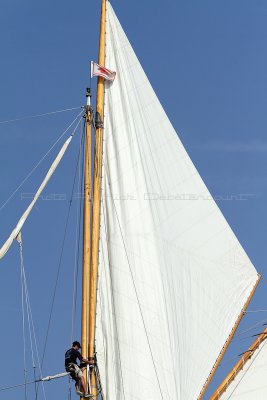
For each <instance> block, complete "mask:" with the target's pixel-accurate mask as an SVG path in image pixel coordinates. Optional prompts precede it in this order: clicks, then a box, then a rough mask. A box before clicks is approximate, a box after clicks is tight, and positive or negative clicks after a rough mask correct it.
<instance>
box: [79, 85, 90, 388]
mask: <svg viewBox="0 0 267 400" xmlns="http://www.w3.org/2000/svg"><path fill="white" fill-rule="evenodd" d="M90 97H91V93H90V91H89V90H87V106H86V111H85V155H84V210H83V275H82V335H81V342H82V343H81V344H82V356H83V357H84V358H88V356H89V346H88V341H89V277H90V261H91V195H92V182H91V180H92V179H91V171H92V161H91V152H92V126H91V120H92V110H91V106H90ZM84 378H85V381H86V382H87V373H86V371H84Z"/></svg>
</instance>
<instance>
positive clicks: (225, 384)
mask: <svg viewBox="0 0 267 400" xmlns="http://www.w3.org/2000/svg"><path fill="white" fill-rule="evenodd" d="M266 339H267V328H265V329H264V331H263V332H262V333H261V334H260V335H259V336H258V337H257V339H256V340H255V341H254V342H253V343H252V345H251V346H250V347H249V349H248V350H247V351H246V352H245V354H244V355H243V356H242V357H241V358H240V360H239V361H238V362H237V363H236V364H235V366H234V367H233V369H232V370H231V371H230V372H229V374H228V375H227V376H226V378H225V379H224V380H223V381H222V383H221V384H220V385H219V386H218V388H217V389H216V390H215V392H214V393H213V394H212V396H211V397H210V400H219V399H220V397H221V396H222V395H223V393H224V392H225V391H226V389H227V388H228V387H229V386H230V384H231V383H232V382H233V380H234V379H235V378H236V376H237V374H238V373H239V372H240V371H241V370H242V369H243V368H244V366H245V364H246V363H247V362H248V361H249V360H250V359H251V356H252V354H253V353H254V352H255V351H256V350H257V349H258V348H259V346H260V345H261V343H262V342H263V341H264V340H266Z"/></svg>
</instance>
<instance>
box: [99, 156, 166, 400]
mask: <svg viewBox="0 0 267 400" xmlns="http://www.w3.org/2000/svg"><path fill="white" fill-rule="evenodd" d="M103 166H104V168H105V170H106V172H107V173H106V177H107V180H108V185H109V187H110V188H111V184H110V180H109V177H108V170H107V168H106V165H105V163H104V164H103ZM111 199H112V204H113V207H114V210H115V215H116V219H117V222H118V225H119V230H120V234H121V238H122V243H123V247H124V251H125V255H126V259H127V263H128V267H129V271H130V276H131V279H132V283H133V287H134V291H135V295H136V299H137V304H138V308H139V311H140V315H141V318H142V322H143V327H144V330H145V334H146V339H147V343H148V347H149V352H150V356H151V359H152V363H153V367H154V371H155V375H156V378H157V382H158V387H159V391H160V395H161V398H162V400H163V393H162V388H161V385H160V380H159V376H158V372H157V368H156V363H155V360H154V357H153V352H152V347H151V343H150V340H149V336H148V331H147V329H146V324H145V319H144V315H143V312H142V307H141V303H140V300H139V296H138V292H137V288H136V284H135V281H134V276H133V271H132V268H131V264H130V260H129V256H128V252H127V248H126V244H125V240H124V235H123V232H122V227H121V224H120V220H119V216H118V213H117V208H116V205H115V201H114V198H113V196H111Z"/></svg>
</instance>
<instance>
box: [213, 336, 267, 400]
mask: <svg viewBox="0 0 267 400" xmlns="http://www.w3.org/2000/svg"><path fill="white" fill-rule="evenodd" d="M266 334H267V333H266ZM266 376H267V341H266V335H265V340H264V341H263V342H262V343H261V344H260V346H259V348H258V349H256V350H255V352H253V354H252V355H251V358H250V359H249V360H248V361H247V362H246V364H245V365H244V366H243V368H242V370H241V371H240V372H239V373H238V374H237V376H236V377H235V379H234V381H233V382H232V383H230V385H229V386H228V388H227V389H226V391H225V392H224V393H223V395H222V396H221V397H220V399H221V400H228V399H231V400H264V399H266V398H267V380H266Z"/></svg>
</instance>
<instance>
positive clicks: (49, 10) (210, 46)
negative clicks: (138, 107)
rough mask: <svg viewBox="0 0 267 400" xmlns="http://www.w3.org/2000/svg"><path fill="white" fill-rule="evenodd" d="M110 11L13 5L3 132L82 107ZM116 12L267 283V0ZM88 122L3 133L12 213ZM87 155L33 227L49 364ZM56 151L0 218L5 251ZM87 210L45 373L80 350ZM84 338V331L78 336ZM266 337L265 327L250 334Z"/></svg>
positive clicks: (154, 4) (4, 186)
mask: <svg viewBox="0 0 267 400" xmlns="http://www.w3.org/2000/svg"><path fill="white" fill-rule="evenodd" d="M99 3H100V1H96V0H94V1H93V0H91V1H89V0H87V1H85V0H80V1H75V2H73V1H70V0H64V1H63V0H57V1H56V2H55V1H52V0H46V1H45V2H36V1H33V0H27V1H23V2H22V1H19V0H2V2H1V6H0V7H1V12H0V44H1V46H0V47H1V63H0V71H1V80H0V82H1V86H0V88H1V97H0V103H1V104H0V121H3V120H7V119H13V118H16V117H24V116H26V115H32V114H39V113H42V112H49V111H54V110H60V109H65V108H68V107H78V106H81V105H83V103H84V94H85V88H86V86H88V83H89V62H90V60H91V59H97V41H98V25H99V23H98V18H99V17H98V15H99V5H100V4H99ZM112 4H113V6H114V8H115V10H116V12H117V15H118V17H119V19H120V21H121V23H122V25H123V27H124V29H125V31H126V33H127V35H128V37H129V39H130V41H131V43H132V45H133V47H134V49H135V51H136V53H137V55H138V57H139V59H140V61H141V63H142V65H143V67H144V69H145V71H146V73H147V75H148V77H149V79H150V81H151V83H152V86H153V87H154V89H155V91H156V92H157V94H158V97H159V99H160V101H161V102H162V104H163V106H164V108H165V110H166V112H167V114H168V115H169V118H170V120H171V121H172V123H173V125H174V127H175V129H176V131H177V132H178V133H179V135H180V138H181V139H182V141H183V143H184V145H185V147H186V149H187V150H188V152H189V154H190V156H191V158H192V159H193V161H194V163H195V165H196V166H197V168H198V170H199V172H200V173H201V175H202V177H203V179H204V180H205V182H206V184H207V186H208V188H209V189H210V191H211V193H212V194H213V195H214V196H217V198H218V199H219V200H218V203H219V206H220V208H221V210H222V211H223V213H224V215H225V216H226V218H227V220H228V221H229V223H230V225H231V227H232V228H233V230H234V231H235V233H236V234H237V236H238V238H239V240H240V242H241V244H242V245H243V246H244V248H245V250H246V251H247V253H248V255H249V256H250V258H251V260H252V261H253V263H254V265H255V266H256V268H257V270H258V271H259V272H261V273H263V274H264V275H266V272H267V271H266V270H267V266H266V256H265V249H266V233H267V232H266V231H267V229H266V226H267V211H266V196H267V174H266V173H267V163H266V155H267V139H266V125H267V112H266V109H267V102H266V93H267V72H266V71H267V47H266V39H267V25H266V17H267V3H266V1H264V0H256V1H248V0H235V1H232V0H231V1H230V0H224V1H214V0H202V1H199V0H188V1H185V0H176V1H174V0H172V1H170V0H165V1H163V0H153V1H152V0H146V1H145V2H141V1H139V2H136V1H131V2H130V1H127V2H125V1H122V0H114V2H113V3H112ZM76 113H77V111H72V112H66V113H62V114H57V115H54V116H49V117H43V118H37V119H30V120H23V121H20V122H16V123H9V124H0V137H1V145H0V157H1V169H0V180H1V193H0V203H1V204H2V203H3V202H4V201H5V200H6V199H7V198H8V196H9V195H10V193H12V191H13V190H14V189H15V188H16V187H17V185H18V184H19V183H20V182H21V180H22V179H23V178H24V177H25V176H26V175H27V173H28V172H29V171H30V170H31V168H32V167H33V166H34V165H35V164H36V163H37V162H38V161H39V159H40V158H41V157H42V156H43V155H44V153H45V152H46V151H47V149H48V148H49V147H50V146H51V145H52V144H53V143H54V141H55V140H56V138H57V137H58V136H59V134H60V133H61V132H62V131H63V130H64V129H65V127H66V126H67V125H68V124H69V123H70V122H71V121H72V119H73V118H74V116H75V114H76ZM78 145H79V138H78V136H77V137H76V138H75V141H74V143H73V146H72V147H71V149H70V151H69V152H68V154H67V155H66V157H65V158H64V161H63V163H62V165H61V166H60V168H59V170H58V171H57V173H56V175H55V177H54V178H53V180H52V181H51V184H50V185H49V186H48V188H47V189H46V191H45V195H47V196H49V195H50V194H53V193H58V194H65V195H66V200H62V201H49V200H47V201H45V200H41V201H39V203H38V205H37V207H36V209H35V210H34V212H33V214H32V216H31V218H30V220H29V222H27V224H26V225H25V228H24V229H23V237H24V248H25V251H24V256H25V266H26V271H27V274H28V284H29V291H30V297H31V301H32V309H33V315H34V320H35V323H36V333H37V339H38V342H39V348H40V353H42V351H41V350H42V348H43V343H44V336H45V330H46V326H47V319H48V312H49V307H50V303H51V294H52V291H53V286H54V282H55V275H56V270H57V266H58V260H59V256H60V245H61V242H62V238H63V230H64V223H65V220H66V212H67V208H68V205H69V195H70V191H71V186H72V182H73V173H74V172H73V171H74V168H75V160H76V156H77V149H78ZM54 154H55V152H54V153H52V154H51V155H50V157H48V159H47V160H46V161H45V162H44V163H43V164H42V165H41V166H40V168H38V170H37V171H36V172H35V173H34V175H33V176H32V177H31V178H30V179H29V181H27V183H26V184H25V185H24V186H23V188H22V189H21V190H20V191H18V193H17V194H16V196H15V197H14V198H13V199H12V200H11V201H10V202H9V203H8V204H7V205H6V206H5V208H3V209H2V210H1V211H0V226H1V229H0V239H1V242H2V241H4V240H5V239H6V237H7V235H8V234H9V232H10V230H11V228H12V227H13V226H14V225H15V223H16V221H17V219H18V217H19V216H20V215H21V213H22V211H23V210H24V209H25V207H26V204H27V201H26V200H23V199H22V198H21V195H22V193H32V192H34V190H35V189H36V187H37V185H38V183H39V182H40V180H41V178H42V177H43V175H44V172H45V171H46V169H47V167H48V165H49V162H50V161H51V160H52V158H53V156H54ZM240 194H242V195H246V196H245V198H246V200H244V201H239V200H237V198H238V195H240ZM229 198H232V200H229ZM233 198H234V199H233ZM226 199H228V200H226ZM75 207H76V204H74V206H73V208H72V211H71V224H70V227H71V228H70V229H69V231H68V236H67V241H66V248H65V251H64V256H63V266H62V274H61V275H60V281H59V288H58V292H57V296H56V304H55V310H54V311H55V312H54V315H53V320H52V325H51V331H50V335H49V342H48V351H47V354H46V358H45V363H44V375H46V374H53V373H56V372H60V371H62V370H63V355H64V351H65V349H66V348H67V347H68V345H69V340H70V317H71V302H72V298H71V296H72V286H71V285H72V274H73V264H74V261H73V260H74V245H75V232H74V231H75V212H76V211H75ZM0 267H1V268H0V293H1V301H0V312H1V319H2V323H1V327H2V328H1V330H0V340H1V343H2V346H3V345H4V348H6V351H5V350H4V351H3V354H4V357H3V360H2V362H1V363H0V374H1V378H2V379H1V382H2V383H1V386H5V385H12V384H16V383H20V382H23V354H22V349H23V347H22V338H21V336H22V333H21V332H22V330H21V311H20V280H19V279H20V276H19V258H18V248H17V245H16V244H14V245H13V246H12V249H11V251H10V253H9V254H8V255H7V256H6V257H5V259H4V260H3V261H2V262H1V266H0ZM63 277H64V279H63ZM265 292H266V278H265V277H263V279H262V282H261V284H260V287H259V289H258V290H257V292H256V294H255V297H254V299H253V301H252V303H251V306H250V308H249V309H250V310H256V309H267V301H266V297H265ZM78 317H79V315H78ZM263 319H266V320H267V313H261V314H260V313H257V314H248V315H247V316H246V317H245V319H244V321H243V322H242V325H241V327H240V331H241V330H243V329H245V328H246V327H249V326H251V325H252V324H253V323H255V322H257V321H260V320H263ZM79 328H80V326H79V322H78V320H77V324H76V335H79ZM261 330H262V327H261V326H259V327H258V328H257V329H255V330H254V331H252V332H249V334H248V336H249V335H250V334H251V333H257V332H261ZM245 336H246V335H245ZM252 340H253V339H252V338H248V339H247V340H241V341H240V340H239V341H238V340H237V341H235V342H234V343H233V345H232V346H231V352H230V353H228V354H227V355H226V357H225V361H223V363H222V366H221V367H220V368H219V370H218V373H217V375H216V378H215V380H214V382H213V383H212V385H211V389H210V390H209V392H208V394H211V393H212V391H213V390H214V389H215V387H216V385H217V384H218V383H219V382H220V381H221V380H222V378H223V377H224V376H225V374H226V373H227V372H228V371H229V369H230V368H231V366H232V365H233V362H235V361H236V359H234V360H232V358H233V357H236V356H237V354H239V353H240V352H242V351H244V350H245V349H246V348H248V346H249V344H250V342H251V341H252ZM207 351H208V349H207ZM28 359H29V360H28V361H29V362H28V366H29V371H28V376H29V379H31V375H32V369H31V363H30V357H28ZM2 384H3V385H2ZM30 390H32V389H30ZM46 393H47V398H50V399H51V398H56V396H57V395H58V396H59V397H58V398H67V384H66V381H60V382H59V381H58V382H55V383H47V384H46ZM31 394H32V392H31ZM15 395H17V397H18V398H21V399H22V398H23V391H22V390H17V391H16V390H15V391H10V392H5V393H4V392H0V399H5V400H9V399H14V398H15ZM29 398H34V397H29ZM40 398H42V396H40ZM206 398H208V396H206Z"/></svg>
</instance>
